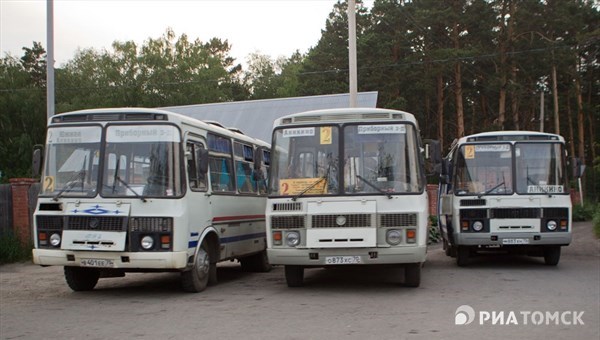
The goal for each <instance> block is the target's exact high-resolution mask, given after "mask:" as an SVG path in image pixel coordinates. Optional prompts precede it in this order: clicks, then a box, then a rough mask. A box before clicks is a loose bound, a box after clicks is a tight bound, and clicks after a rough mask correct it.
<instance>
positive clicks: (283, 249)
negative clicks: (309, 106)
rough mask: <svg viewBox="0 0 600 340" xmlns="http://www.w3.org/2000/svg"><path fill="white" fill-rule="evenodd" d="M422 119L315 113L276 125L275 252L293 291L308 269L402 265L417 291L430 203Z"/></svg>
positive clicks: (271, 237)
mask: <svg viewBox="0 0 600 340" xmlns="http://www.w3.org/2000/svg"><path fill="white" fill-rule="evenodd" d="M421 146H422V145H421V140H420V137H419V129H418V126H417V121H416V120H415V117H414V116H413V115H412V114H410V113H406V112H402V111H395V110H387V109H370V108H358V109H332V110H321V111H310V112H304V113H298V114H293V115H289V116H285V117H282V118H280V119H278V120H276V121H275V123H274V130H273V139H272V149H271V159H272V162H271V174H270V176H269V197H268V200H267V209H266V219H267V244H268V245H267V253H268V257H269V262H270V263H271V264H278V265H284V266H285V278H286V281H287V285H288V286H290V287H296V286H301V285H303V281H304V269H305V268H307V267H326V266H337V265H379V264H387V265H402V266H403V267H405V284H406V285H408V286H415V287H416V286H419V284H420V278H421V265H422V263H423V262H424V261H425V257H426V251H427V236H428V230H427V228H428V227H427V226H428V216H429V215H428V199H427V192H426V190H425V186H426V182H425V175H424V164H423V157H422V153H421V151H422V149H421Z"/></svg>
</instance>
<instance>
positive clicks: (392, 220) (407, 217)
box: [379, 214, 417, 227]
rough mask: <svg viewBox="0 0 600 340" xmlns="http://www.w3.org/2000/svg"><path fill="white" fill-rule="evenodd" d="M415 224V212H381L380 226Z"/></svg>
mask: <svg viewBox="0 0 600 340" xmlns="http://www.w3.org/2000/svg"><path fill="white" fill-rule="evenodd" d="M416 225H417V214H381V215H379V226H380V227H410V226H416Z"/></svg>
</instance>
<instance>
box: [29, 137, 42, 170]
mask: <svg viewBox="0 0 600 340" xmlns="http://www.w3.org/2000/svg"><path fill="white" fill-rule="evenodd" d="M42 151H43V146H42V145H39V144H38V145H35V146H34V147H33V155H32V157H31V173H32V175H33V177H37V176H39V175H40V174H41V172H42V160H43V155H42Z"/></svg>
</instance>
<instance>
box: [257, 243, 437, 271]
mask: <svg viewBox="0 0 600 340" xmlns="http://www.w3.org/2000/svg"><path fill="white" fill-rule="evenodd" d="M267 254H268V257H269V263H271V264H280V265H298V266H307V267H308V266H314V267H324V266H332V265H377V264H403V263H422V262H425V259H426V257H427V246H407V247H389V248H351V249H349V248H341V249H337V248H311V249H308V248H303V249H298V248H270V249H267Z"/></svg>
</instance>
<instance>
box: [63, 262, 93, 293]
mask: <svg viewBox="0 0 600 340" xmlns="http://www.w3.org/2000/svg"><path fill="white" fill-rule="evenodd" d="M64 272H65V279H66V280H67V284H68V285H69V287H70V288H71V289H72V290H74V291H76V292H82V291H86V290H92V289H94V287H96V284H97V283H98V279H99V278H100V271H99V270H98V269H95V268H82V267H69V266H65V268H64Z"/></svg>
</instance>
